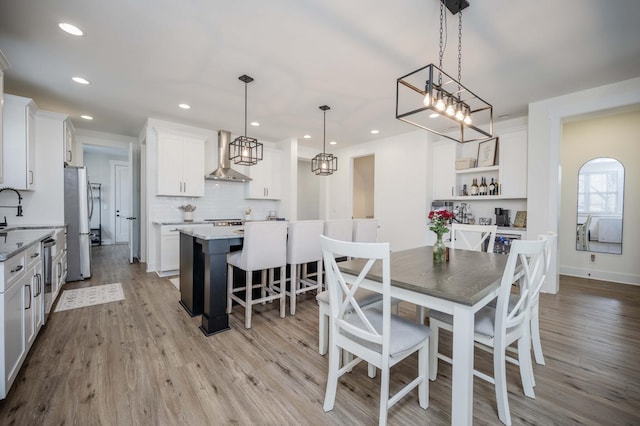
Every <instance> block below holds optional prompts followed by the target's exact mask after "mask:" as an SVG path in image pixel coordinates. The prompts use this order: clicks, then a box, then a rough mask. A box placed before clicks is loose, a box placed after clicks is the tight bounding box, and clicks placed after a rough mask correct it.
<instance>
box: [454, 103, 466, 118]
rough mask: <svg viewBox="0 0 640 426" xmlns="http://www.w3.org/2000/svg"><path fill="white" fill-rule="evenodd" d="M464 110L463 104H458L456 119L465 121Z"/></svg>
mask: <svg viewBox="0 0 640 426" xmlns="http://www.w3.org/2000/svg"><path fill="white" fill-rule="evenodd" d="M462 109H463V106H462V103H458V107H457V108H456V115H455V118H456V120H458V121H463V120H464V113H463V112H462Z"/></svg>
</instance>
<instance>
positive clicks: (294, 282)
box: [289, 265, 300, 315]
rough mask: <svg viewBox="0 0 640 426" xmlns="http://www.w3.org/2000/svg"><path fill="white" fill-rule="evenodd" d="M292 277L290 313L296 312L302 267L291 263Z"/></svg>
mask: <svg viewBox="0 0 640 426" xmlns="http://www.w3.org/2000/svg"><path fill="white" fill-rule="evenodd" d="M290 274H291V278H290V280H289V305H290V306H289V313H290V314H291V315H295V314H296V298H297V297H298V283H299V278H298V275H299V274H300V268H298V265H291V272H290Z"/></svg>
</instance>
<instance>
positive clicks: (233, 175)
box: [205, 130, 251, 182]
mask: <svg viewBox="0 0 640 426" xmlns="http://www.w3.org/2000/svg"><path fill="white" fill-rule="evenodd" d="M230 143H231V132H227V131H226V130H219V131H218V168H217V169H215V170H214V171H213V172H211V173H209V174H208V175H207V176H205V178H206V179H208V180H221V181H227V182H249V181H250V180H251V178H250V177H249V176H245V175H243V174H242V173H239V172H237V171H235V170H233V169H232V168H231V160H229V144H230Z"/></svg>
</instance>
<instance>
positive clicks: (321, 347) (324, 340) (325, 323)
mask: <svg viewBox="0 0 640 426" xmlns="http://www.w3.org/2000/svg"><path fill="white" fill-rule="evenodd" d="M318 312H319V313H318V352H319V353H320V355H324V354H326V353H327V346H328V345H329V304H328V303H323V302H319V303H318Z"/></svg>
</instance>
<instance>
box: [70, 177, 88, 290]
mask: <svg viewBox="0 0 640 426" xmlns="http://www.w3.org/2000/svg"><path fill="white" fill-rule="evenodd" d="M90 191H91V187H90V185H89V180H88V177H87V169H86V167H65V169H64V221H65V223H66V225H67V281H79V280H85V279H87V278H89V277H91V238H90V235H89V210H90V208H91V207H90V205H89V204H90V203H91V201H92V200H91V196H90Z"/></svg>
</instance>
